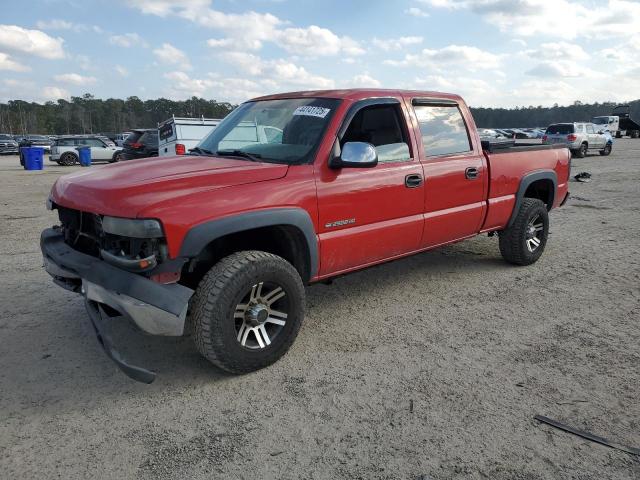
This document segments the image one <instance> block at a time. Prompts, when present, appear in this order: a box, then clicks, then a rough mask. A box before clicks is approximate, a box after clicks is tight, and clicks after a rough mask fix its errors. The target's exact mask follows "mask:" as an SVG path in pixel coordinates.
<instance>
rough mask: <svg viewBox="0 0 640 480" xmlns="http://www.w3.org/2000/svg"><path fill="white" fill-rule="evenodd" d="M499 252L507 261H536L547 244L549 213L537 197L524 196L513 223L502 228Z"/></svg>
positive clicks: (525, 262) (525, 263) (527, 262)
mask: <svg viewBox="0 0 640 480" xmlns="http://www.w3.org/2000/svg"><path fill="white" fill-rule="evenodd" d="M499 236H500V253H501V254H502V257H503V258H504V259H505V260H506V261H507V262H509V263H513V264H515V265H531V264H532V263H534V262H536V261H537V260H538V259H539V258H540V256H541V255H542V252H543V251H544V247H545V246H546V244H547V237H548V236H549V213H548V212H547V206H546V205H545V204H544V203H543V202H542V200H538V199H537V198H525V199H524V200H523V201H522V204H521V205H520V209H519V210H518V213H517V215H516V218H515V220H514V222H513V224H512V225H511V226H510V227H507V228H506V229H504V230H502V231H501V232H500V233H499Z"/></svg>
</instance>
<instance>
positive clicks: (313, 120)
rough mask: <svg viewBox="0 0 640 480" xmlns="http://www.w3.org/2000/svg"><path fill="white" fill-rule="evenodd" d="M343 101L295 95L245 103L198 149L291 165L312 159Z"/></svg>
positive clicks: (211, 152) (202, 142)
mask: <svg viewBox="0 0 640 480" xmlns="http://www.w3.org/2000/svg"><path fill="white" fill-rule="evenodd" d="M339 102H340V101H339V100H335V99H329V98H295V99H283V100H261V101H257V102H247V103H244V104H242V105H240V106H239V107H238V108H237V109H235V110H234V111H233V112H232V113H231V114H230V115H229V116H227V118H225V119H224V120H223V121H222V122H221V123H220V125H218V127H217V128H216V129H215V130H213V131H212V132H211V133H210V134H209V135H208V136H207V137H205V138H204V139H203V140H202V141H201V142H200V143H199V144H198V146H197V149H196V152H197V153H199V154H202V153H206V154H217V155H231V156H238V157H242V158H247V159H252V158H253V159H259V160H261V161H266V162H276V163H287V164H294V163H296V164H297V163H306V162H309V161H310V160H311V159H312V158H313V155H314V153H315V151H316V149H317V148H318V145H319V144H320V140H321V138H322V134H323V133H324V130H325V128H326V127H327V125H328V124H329V120H330V119H331V116H332V115H333V112H335V110H336V107H337V106H338V104H339ZM247 154H248V155H247Z"/></svg>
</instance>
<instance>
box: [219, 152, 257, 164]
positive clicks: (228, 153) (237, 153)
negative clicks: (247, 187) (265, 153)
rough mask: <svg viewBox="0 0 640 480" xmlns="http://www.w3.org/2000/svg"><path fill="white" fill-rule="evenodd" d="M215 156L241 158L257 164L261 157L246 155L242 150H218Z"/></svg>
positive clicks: (255, 154) (251, 154)
mask: <svg viewBox="0 0 640 480" xmlns="http://www.w3.org/2000/svg"><path fill="white" fill-rule="evenodd" d="M216 154H218V155H220V156H225V155H227V156H230V157H242V158H246V159H249V160H251V161H252V162H259V161H260V159H261V158H262V155H260V154H259V153H248V152H245V151H244V150H237V149H236V150H218V151H217V152H216Z"/></svg>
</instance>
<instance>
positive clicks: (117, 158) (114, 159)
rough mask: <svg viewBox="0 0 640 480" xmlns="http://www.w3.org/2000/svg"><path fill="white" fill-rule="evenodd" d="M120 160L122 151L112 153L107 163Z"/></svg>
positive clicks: (122, 158)
mask: <svg viewBox="0 0 640 480" xmlns="http://www.w3.org/2000/svg"><path fill="white" fill-rule="evenodd" d="M122 160H124V156H123V155H122V152H116V153H114V154H113V157H111V160H109V163H115V162H121V161H122Z"/></svg>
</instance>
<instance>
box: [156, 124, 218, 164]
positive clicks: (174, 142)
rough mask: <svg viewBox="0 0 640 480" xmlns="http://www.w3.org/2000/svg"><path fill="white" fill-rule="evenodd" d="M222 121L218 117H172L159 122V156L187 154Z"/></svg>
mask: <svg viewBox="0 0 640 480" xmlns="http://www.w3.org/2000/svg"><path fill="white" fill-rule="evenodd" d="M219 123H220V120H219V119H216V118H204V117H202V118H182V117H171V118H170V119H168V120H165V121H164V122H162V123H160V124H158V137H159V141H160V143H159V145H158V156H160V157H168V156H171V155H185V154H186V153H188V152H189V149H191V148H193V147H195V146H196V145H197V144H198V143H199V142H200V140H202V139H203V138H204V137H206V136H207V135H208V134H209V132H211V130H213V129H214V128H216V127H217V126H218V124H219Z"/></svg>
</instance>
